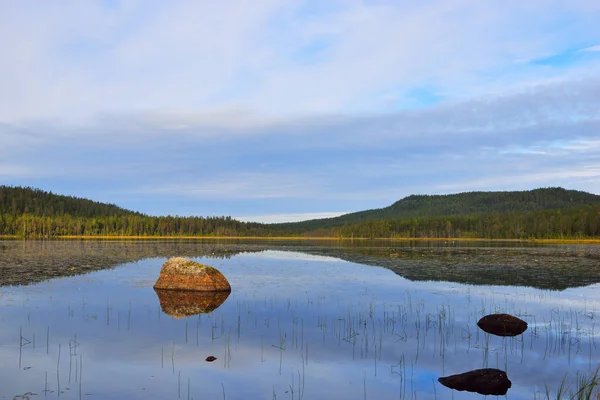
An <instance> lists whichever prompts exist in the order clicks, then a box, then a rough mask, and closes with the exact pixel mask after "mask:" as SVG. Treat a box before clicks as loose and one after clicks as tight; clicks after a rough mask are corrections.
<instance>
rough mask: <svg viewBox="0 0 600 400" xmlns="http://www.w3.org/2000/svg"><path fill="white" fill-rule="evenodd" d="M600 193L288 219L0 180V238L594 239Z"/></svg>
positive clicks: (466, 199)
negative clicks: (187, 209)
mask: <svg viewBox="0 0 600 400" xmlns="http://www.w3.org/2000/svg"><path fill="white" fill-rule="evenodd" d="M599 234H600V196H597V195H594V194H590V193H585V192H579V191H574V190H565V189H561V188H547V189H536V190H531V191H525V192H471V193H460V194H454V195H444V196H422V195H421V196H409V197H406V198H404V199H402V200H400V201H398V202H396V203H394V204H392V205H391V206H389V207H386V208H382V209H378V210H368V211H362V212H357V213H352V214H346V215H343V216H340V217H337V218H329V219H323V220H312V221H305V222H297V223H288V224H259V223H250V222H240V221H237V220H235V219H233V218H231V217H177V216H175V217H173V216H160V217H154V216H148V215H144V214H141V213H138V212H134V211H129V210H126V209H123V208H121V207H118V206H116V205H114V204H105V203H99V202H95V201H92V200H87V199H82V198H76V197H70V196H61V195H57V194H53V193H50V192H45V191H43V190H39V189H32V188H22V187H7V186H0V237H1V236H18V237H34V238H35V237H42V238H53V237H61V236H160V237H163V236H172V237H181V236H246V237H248V236H261V237H273V236H308V237H317V236H321V237H336V238H400V237H402V238H451V237H454V238H488V239H524V238H538V239H542V238H546V239H554V238H578V239H579V238H596V237H598V235H599Z"/></svg>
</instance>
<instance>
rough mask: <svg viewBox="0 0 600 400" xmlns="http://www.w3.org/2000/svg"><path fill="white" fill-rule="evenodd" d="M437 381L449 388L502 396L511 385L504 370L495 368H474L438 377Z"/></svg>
mask: <svg viewBox="0 0 600 400" xmlns="http://www.w3.org/2000/svg"><path fill="white" fill-rule="evenodd" d="M438 382H440V383H441V384H442V385H444V386H446V387H449V388H450V389H454V390H459V391H467V392H474V393H479V394H483V395H492V396H503V395H505V394H506V392H507V391H508V389H509V388H510V387H511V386H512V383H511V382H510V380H509V379H508V377H507V376H506V372H504V371H501V370H499V369H495V368H484V369H475V370H473V371H469V372H465V373H464V374H458V375H451V376H446V377H442V378H439V379H438Z"/></svg>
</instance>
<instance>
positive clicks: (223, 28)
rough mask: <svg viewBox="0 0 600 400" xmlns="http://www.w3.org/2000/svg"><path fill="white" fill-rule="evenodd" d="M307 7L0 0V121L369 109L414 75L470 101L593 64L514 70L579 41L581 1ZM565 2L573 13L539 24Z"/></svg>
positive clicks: (379, 107)
mask: <svg viewBox="0 0 600 400" xmlns="http://www.w3.org/2000/svg"><path fill="white" fill-rule="evenodd" d="M307 7H309V5H307V4H305V3H304V2H284V3H282V2H277V1H274V0H262V1H259V2H252V3H248V2H243V1H233V0H231V1H222V2H217V3H214V2H211V3H206V2H177V3H172V2H169V3H161V2H159V3H152V4H150V5H149V4H148V3H147V2H142V1H124V2H119V3H118V4H117V5H116V6H115V7H112V8H107V7H104V6H103V5H102V2H96V3H93V2H74V3H69V7H60V6H59V5H56V4H55V3H45V4H43V5H40V4H39V3H37V2H28V1H22V2H18V3H14V2H13V3H3V4H2V5H0V49H1V50H2V54H3V57H2V62H0V87H2V88H3V90H2V91H1V92H0V121H6V122H15V121H22V120H28V119H38V118H57V119H62V120H84V119H86V118H90V117H94V116H96V115H98V114H99V113H106V112H112V113H132V112H134V113H139V112H145V113H157V114H161V113H166V114H169V113H172V114H174V115H177V114H181V113H183V114H202V115H206V114H211V113H213V112H214V110H240V109H241V110H248V111H247V112H248V113H250V114H255V115H259V116H261V117H260V118H263V116H267V117H280V116H282V115H283V116H290V115H307V114H312V113H319V114H328V113H357V112H365V111H366V112H381V111H389V110H394V109H399V108H400V109H401V108H402V107H404V106H405V105H406V104H404V103H403V100H402V99H403V98H404V93H406V91H408V90H411V89H412V88H414V87H415V86H416V87H419V86H423V85H425V86H430V87H434V88H435V92H441V93H444V95H445V97H447V98H450V99H452V98H468V97H470V96H472V95H474V94H478V93H487V92H490V91H496V90H497V89H498V88H505V87H506V86H507V85H509V84H512V85H522V84H526V83H527V82H528V81H531V80H532V79H535V80H540V79H552V78H556V77H564V76H565V75H572V76H581V75H582V74H583V75H585V74H590V73H593V71H595V70H596V69H594V67H593V65H592V64H585V65H583V66H579V69H577V70H575V69H569V68H547V67H540V66H535V65H530V64H527V63H526V64H519V65H521V66H522V68H520V69H517V70H515V69H514V68H513V67H514V65H515V64H514V60H518V59H539V58H541V57H544V56H548V55H552V54H558V53H560V52H563V51H565V50H568V49H569V48H572V47H573V45H574V43H579V42H581V40H583V38H588V39H587V40H589V37H591V36H593V35H594V34H595V32H596V22H597V20H598V18H599V16H600V10H599V8H598V6H595V5H594V4H590V2H589V1H583V0H582V1H572V2H569V3H568V4H566V3H565V4H557V3H554V4H551V3H547V2H545V1H542V0H535V1H530V2H526V3H523V2H508V3H503V4H496V3H489V2H482V3H476V4H473V3H472V2H466V1H464V0H449V1H437V2H428V3H419V4H411V3H405V4H403V3H398V2H377V3H370V4H364V3H361V2H339V3H331V4H330V5H329V8H333V9H335V10H334V11H331V10H329V11H328V10H320V11H316V12H307ZM322 8H327V7H322ZM565 13H568V14H569V15H570V16H571V18H573V19H576V20H577V23H576V24H565V25H564V26H563V27H562V28H561V29H547V26H548V25H549V24H556V21H557V20H558V21H560V18H561V17H562V16H563V15H565ZM595 47H596V46H592V47H589V48H588V49H590V50H591V49H594V48H595ZM315 53H318V54H316V55H315ZM217 114H218V112H217ZM223 117H224V116H223ZM219 118H221V117H219ZM242 121H243V119H242ZM240 124H241V123H240ZM170 126H175V127H185V126H187V125H186V124H185V123H181V124H176V125H170Z"/></svg>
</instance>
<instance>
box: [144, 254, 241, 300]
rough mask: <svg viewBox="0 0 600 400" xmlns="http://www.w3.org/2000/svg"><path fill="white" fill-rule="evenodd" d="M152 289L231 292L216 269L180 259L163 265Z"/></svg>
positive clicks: (227, 283) (226, 282)
mask: <svg viewBox="0 0 600 400" xmlns="http://www.w3.org/2000/svg"><path fill="white" fill-rule="evenodd" d="M154 289H168V290H194V291H202V292H231V286H230V285H229V282H228V281H227V278H225V277H224V276H223V274H222V273H220V272H219V271H218V270H217V269H216V268H213V267H211V266H208V265H204V264H200V263H197V262H195V261H192V260H188V259H186V258H182V257H175V258H171V259H169V260H167V261H166V262H165V263H164V264H163V266H162V269H161V270H160V276H159V277H158V280H157V281H156V283H155V284H154Z"/></svg>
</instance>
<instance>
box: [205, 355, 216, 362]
mask: <svg viewBox="0 0 600 400" xmlns="http://www.w3.org/2000/svg"><path fill="white" fill-rule="evenodd" d="M216 359H217V357H215V356H208V357H206V361H207V362H213V361H215V360H216Z"/></svg>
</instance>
